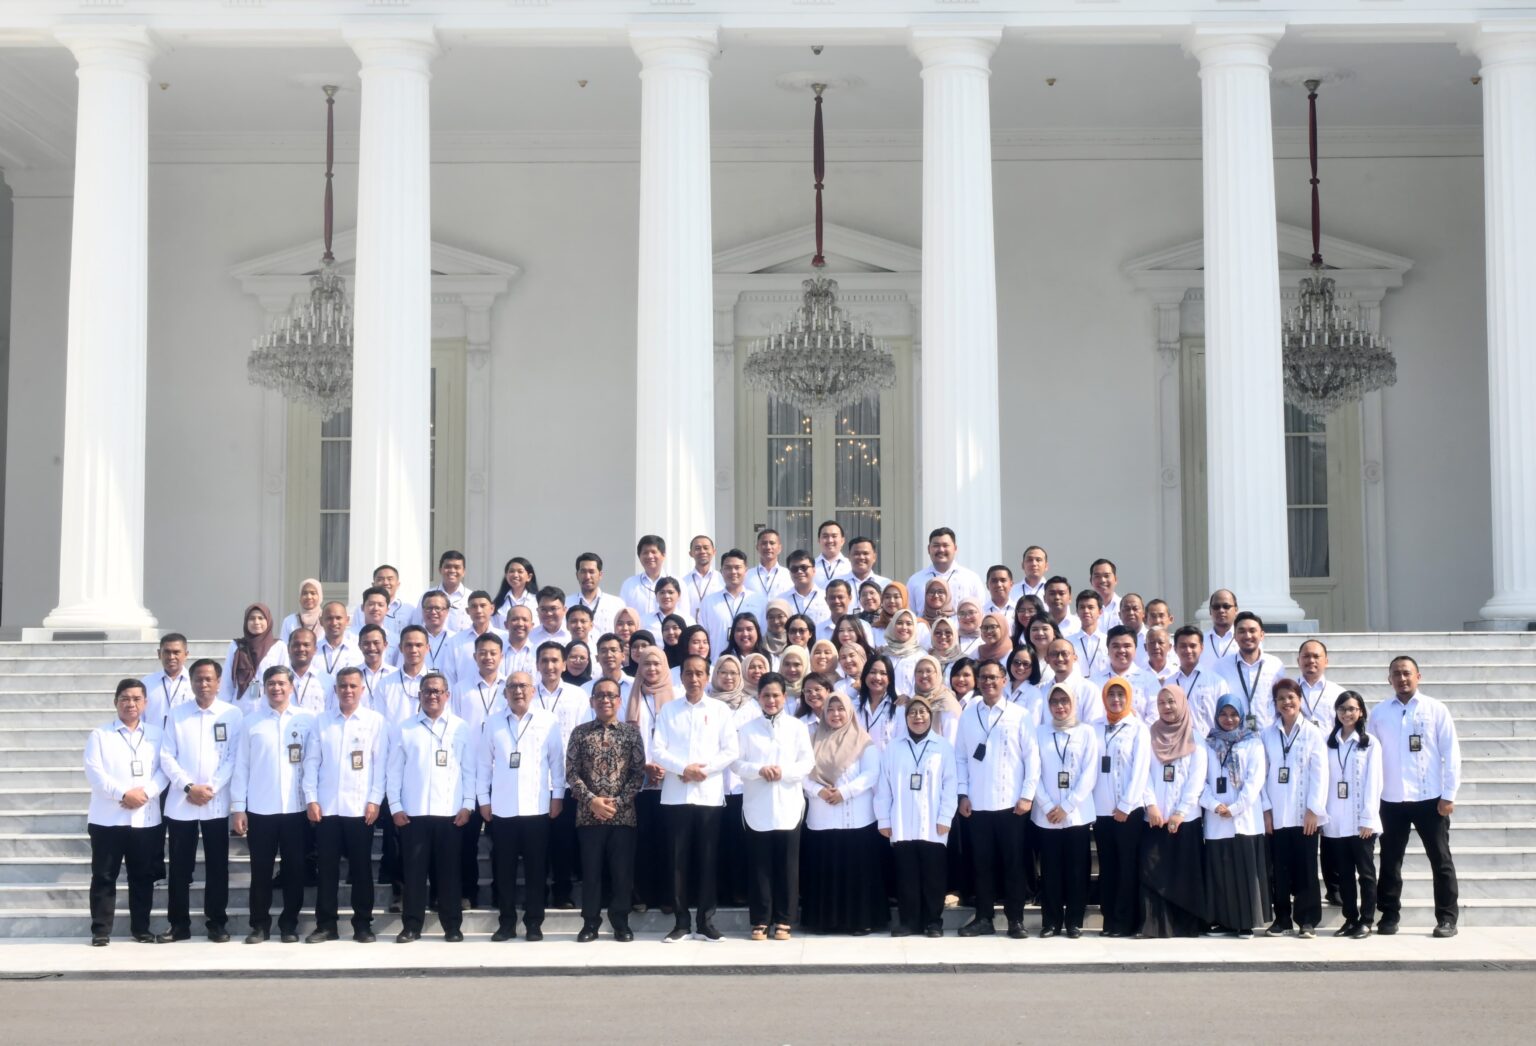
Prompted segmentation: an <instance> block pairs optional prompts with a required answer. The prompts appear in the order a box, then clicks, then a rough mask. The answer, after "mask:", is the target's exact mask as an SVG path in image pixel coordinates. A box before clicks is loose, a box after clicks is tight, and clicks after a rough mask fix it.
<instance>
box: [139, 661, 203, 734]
mask: <svg viewBox="0 0 1536 1046" xmlns="http://www.w3.org/2000/svg"><path fill="white" fill-rule="evenodd" d="M141 682H143V684H144V696H145V699H146V700H145V705H144V721H145V722H146V723H153V724H154V725H155V726H158V727H160V728H161V729H162V730H164V729H165V724H166V721H167V720H168V719H170V717H171V711H172V710H173V709H174V708H175V707H176V706H177V705H179V704H183V703H185V702H187V701H191V700H192V679H191V677H190V676H188V675H187V672H186V669H182V672H181V675H179V676H177V677H176V678H174V679H172V678H171V677H170V676H168V675H166V674H165V673H164V672H163V671H161V672H151V673H150V674H149V675H147V676H145V677H144V678H143V680H141Z"/></svg>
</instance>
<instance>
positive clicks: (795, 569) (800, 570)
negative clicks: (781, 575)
mask: <svg viewBox="0 0 1536 1046" xmlns="http://www.w3.org/2000/svg"><path fill="white" fill-rule="evenodd" d="M810 569H811V565H810V564H809V563H796V564H795V565H794V566H792V567H790V568H789V572H790V573H791V574H804V573H807V572H808V571H809V570H810Z"/></svg>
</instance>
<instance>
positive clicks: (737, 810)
mask: <svg viewBox="0 0 1536 1046" xmlns="http://www.w3.org/2000/svg"><path fill="white" fill-rule="evenodd" d="M751 656H753V657H755V658H757V660H758V661H759V662H761V664H762V669H761V671H760V672H759V673H758V674H759V676H762V675H766V674H767V673H768V659H767V658H765V657H763V656H762V655H761V654H754V655H751ZM756 690H757V687H756V684H755V683H754V685H753V687H752V692H750V693H749V692H748V690H747V679H746V673H745V672H744V671H743V665H742V662H741V659H740V658H738V657H736V656H735V655H734V654H722V655H720V660H718V661H716V662H715V667H714V671H713V672H712V673H711V674H710V677H709V688H708V689H707V690H706V691H705V694H706V696H708V697H710V698H712V699H714V700H716V701H719V702H720V703H721V704H723V705H725V707H726V708H728V709H730V714H731V717H732V722H734V723H736V725H737V726H738V727H739V726H740V725H741V724H742V723H745V722H748V721H749V720H750V719H752V718H754V717H755V716H756V715H757V714H758V712H757V702H756V700H755V698H754V694H755V693H756ZM723 780H724V788H725V811H724V813H722V814H721V816H720V845H719V847H718V849H717V851H716V855H717V856H716V863H715V884H716V891H717V893H718V894H719V901H720V903H721V904H725V905H728V906H733V907H740V906H741V905H743V904H745V903H746V898H747V880H748V872H747V854H746V836H745V834H744V832H743V829H742V821H741V801H742V800H741V780H740V779H739V778H738V777H736V775H735V774H734V773H732V772H731V770H730V769H729V768H727V769H726V771H725V773H724V774H723Z"/></svg>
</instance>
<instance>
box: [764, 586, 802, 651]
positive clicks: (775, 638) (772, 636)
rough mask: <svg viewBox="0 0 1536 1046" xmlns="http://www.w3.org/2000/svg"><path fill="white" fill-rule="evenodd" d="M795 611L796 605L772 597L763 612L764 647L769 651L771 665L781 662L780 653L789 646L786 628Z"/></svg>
mask: <svg viewBox="0 0 1536 1046" xmlns="http://www.w3.org/2000/svg"><path fill="white" fill-rule="evenodd" d="M794 613H795V609H794V607H792V606H790V605H789V602H788V601H787V600H783V599H770V600H769V601H768V609H767V610H765V611H764V612H763V647H764V649H765V650H767V652H768V661H769V664H770V667H771V666H774V665H777V664H778V663H779V655H780V654H782V653H783V652H784V648H785V647H787V646H789V634H788V633H787V632H786V631H785V629H786V628H788V627H789V619H790V618H791V617H793V616H794Z"/></svg>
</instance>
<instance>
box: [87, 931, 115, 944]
mask: <svg viewBox="0 0 1536 1046" xmlns="http://www.w3.org/2000/svg"><path fill="white" fill-rule="evenodd" d="M111 943H112V938H111V937H108V936H107V935H106V934H104V933H98V934H97V935H96V936H94V937H92V938H91V947H92V948H105V947H106V946H107V945H109V944H111Z"/></svg>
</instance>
